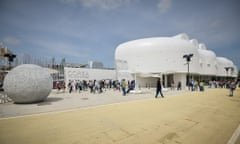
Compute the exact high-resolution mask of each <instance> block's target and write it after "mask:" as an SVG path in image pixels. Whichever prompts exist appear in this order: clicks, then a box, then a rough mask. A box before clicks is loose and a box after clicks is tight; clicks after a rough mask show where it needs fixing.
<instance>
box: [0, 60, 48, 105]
mask: <svg viewBox="0 0 240 144" xmlns="http://www.w3.org/2000/svg"><path fill="white" fill-rule="evenodd" d="M52 84H53V80H52V77H51V75H50V73H49V72H48V71H47V70H46V69H44V68H42V67H40V66H37V65H32V64H23V65H20V66H17V67H15V68H14V69H12V70H11V71H10V72H9V73H8V74H7V75H6V77H5V79H4V82H3V88H4V91H5V93H6V94H7V96H8V97H10V98H11V99H12V100H13V101H14V102H15V103H35V102H40V101H43V100H44V99H45V98H46V97H47V96H48V95H49V93H50V92H51V90H52Z"/></svg>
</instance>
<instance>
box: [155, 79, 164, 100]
mask: <svg viewBox="0 0 240 144" xmlns="http://www.w3.org/2000/svg"><path fill="white" fill-rule="evenodd" d="M159 93H160V94H161V96H162V98H164V96H163V94H162V85H161V79H160V78H158V80H157V87H156V95H155V98H157V97H158V94H159Z"/></svg>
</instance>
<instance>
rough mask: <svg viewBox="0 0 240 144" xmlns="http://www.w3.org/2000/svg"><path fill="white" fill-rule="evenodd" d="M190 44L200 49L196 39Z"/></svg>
mask: <svg viewBox="0 0 240 144" xmlns="http://www.w3.org/2000/svg"><path fill="white" fill-rule="evenodd" d="M190 43H192V44H193V45H194V46H196V47H197V48H198V45H199V44H198V41H197V40H196V39H191V40H190Z"/></svg>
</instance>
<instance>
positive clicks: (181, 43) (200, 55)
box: [115, 33, 238, 87]
mask: <svg viewBox="0 0 240 144" xmlns="http://www.w3.org/2000/svg"><path fill="white" fill-rule="evenodd" d="M186 54H193V57H192V58H191V61H190V63H189V73H190V74H191V77H192V78H194V79H196V80H212V79H216V80H217V79H224V78H225V77H226V76H228V77H237V71H238V70H237V68H236V66H235V65H234V64H233V62H232V61H231V60H228V59H227V58H220V57H217V56H216V54H215V53H214V52H213V51H210V50H207V48H206V46H205V44H203V43H199V42H198V41H197V40H196V39H191V40H189V36H188V35H187V34H185V33H184V34H179V35H176V36H173V37H155V38H144V39H138V40H133V41H129V42H126V43H123V44H120V45H119V46H118V47H117V48H116V51H115V63H116V71H117V77H118V79H119V80H120V79H122V78H125V79H128V80H132V79H136V80H137V84H138V85H140V86H141V87H145V86H155V79H156V78H155V77H162V79H163V83H164V85H165V86H166V87H168V86H170V84H171V82H172V81H174V83H177V82H179V81H180V82H181V83H182V85H183V86H185V85H186V76H187V73H188V66H187V64H186V63H187V62H186V59H185V58H183V55H186ZM226 67H231V68H230V70H229V71H228V73H226V70H225V68H226Z"/></svg>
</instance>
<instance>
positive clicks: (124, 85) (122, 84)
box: [121, 79, 127, 96]
mask: <svg viewBox="0 0 240 144" xmlns="http://www.w3.org/2000/svg"><path fill="white" fill-rule="evenodd" d="M121 86H122V92H123V96H126V88H127V82H126V80H125V79H122V82H121Z"/></svg>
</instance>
